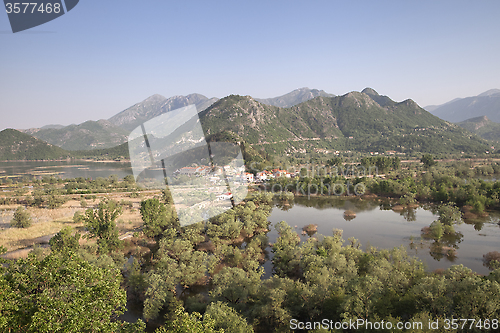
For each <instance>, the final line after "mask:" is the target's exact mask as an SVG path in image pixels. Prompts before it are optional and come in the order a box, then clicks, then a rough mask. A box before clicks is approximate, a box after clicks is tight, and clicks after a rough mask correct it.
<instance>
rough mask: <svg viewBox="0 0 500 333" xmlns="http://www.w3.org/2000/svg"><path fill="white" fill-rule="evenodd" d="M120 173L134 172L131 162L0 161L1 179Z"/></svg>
mask: <svg viewBox="0 0 500 333" xmlns="http://www.w3.org/2000/svg"><path fill="white" fill-rule="evenodd" d="M113 174H114V175H118V177H119V178H123V177H125V176H127V175H131V174H132V167H131V165H130V162H95V161H84V160H68V161H15V162H0V179H5V178H10V179H13V180H18V179H22V178H23V177H28V178H33V177H36V178H41V177H50V176H54V177H61V178H77V177H83V178H92V179H95V178H97V177H104V178H105V177H109V176H110V175H113Z"/></svg>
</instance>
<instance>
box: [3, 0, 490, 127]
mask: <svg viewBox="0 0 500 333" xmlns="http://www.w3.org/2000/svg"><path fill="white" fill-rule="evenodd" d="M499 15H500V1H496V0H492V1H481V2H478V1H457V0H455V1H427V0H419V1H383V0H381V1H373V0H371V1H362V0H358V1H332V0H330V1H314V0H309V1H295V0H287V1H278V0H275V1H206V0H205V1H194V0H188V1H166V0H148V1H143V0H105V1H103V0H81V1H80V2H79V4H78V5H77V6H76V7H75V8H74V9H73V10H71V11H70V12H68V13H66V14H65V15H63V16H61V17H59V18H57V19H55V20H53V21H50V22H48V23H46V24H43V25H40V26H38V27H35V28H32V29H29V30H26V31H24V32H18V33H15V34H14V33H12V30H11V28H10V25H9V21H8V17H7V14H6V13H5V12H0V130H2V129H4V128H18V129H24V128H32V127H41V126H44V125H47V124H62V125H69V124H71V123H81V122H84V121H86V120H98V119H107V118H110V117H112V116H113V115H115V114H117V113H118V112H120V111H123V110H124V109H126V108H128V107H130V106H132V105H134V104H135V103H139V102H141V101H142V100H144V99H146V98H147V97H149V96H151V95H153V94H161V95H163V96H165V97H171V96H174V95H187V94H190V93H200V94H203V95H205V96H207V97H219V98H221V97H224V96H227V95H230V94H239V95H250V96H253V97H256V98H269V97H276V96H280V95H283V94H286V93H288V92H290V91H292V90H294V89H297V88H301V87H309V88H311V89H312V88H315V89H322V90H325V91H326V92H328V93H332V94H336V95H343V94H345V93H347V92H349V91H361V90H362V89H364V88H365V87H371V88H373V89H375V90H376V91H377V92H379V93H380V94H382V95H387V96H389V97H391V98H392V99H393V100H396V101H402V100H405V99H407V98H411V99H413V100H414V101H416V102H417V103H418V104H419V105H420V106H422V107H424V106H427V105H431V104H443V103H445V102H448V101H450V100H452V99H454V98H457V97H468V96H474V95H478V94H480V93H482V92H484V91H486V90H489V89H493V88H500V62H499V59H500V38H499V37H498V33H499V32H500V20H499V19H498V17H499Z"/></svg>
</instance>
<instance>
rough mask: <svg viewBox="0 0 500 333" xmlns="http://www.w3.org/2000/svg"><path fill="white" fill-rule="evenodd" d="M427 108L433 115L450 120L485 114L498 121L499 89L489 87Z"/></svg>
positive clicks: (499, 115)
mask: <svg viewBox="0 0 500 333" xmlns="http://www.w3.org/2000/svg"><path fill="white" fill-rule="evenodd" d="M426 109H427V110H429V111H430V112H432V114H434V115H435V116H438V117H439V118H441V119H444V120H447V121H451V122H461V121H465V120H467V119H470V118H475V117H479V116H486V117H488V118H489V119H491V120H492V121H494V122H499V123H500V90H499V89H491V90H488V91H486V92H484V93H482V94H480V95H477V96H472V97H467V98H456V99H454V100H452V101H450V102H448V103H445V104H442V105H438V106H436V105H429V106H427V107H426Z"/></svg>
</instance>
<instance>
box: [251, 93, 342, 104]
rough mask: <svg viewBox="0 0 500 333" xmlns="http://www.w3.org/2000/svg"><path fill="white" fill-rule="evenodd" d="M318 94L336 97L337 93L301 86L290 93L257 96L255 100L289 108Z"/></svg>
mask: <svg viewBox="0 0 500 333" xmlns="http://www.w3.org/2000/svg"><path fill="white" fill-rule="evenodd" d="M318 96H323V97H334V96H335V95H333V94H328V93H326V92H325V91H323V90H318V89H309V88H300V89H296V90H294V91H292V92H289V93H288V94H285V95H283V96H279V97H273V98H255V100H256V101H258V102H260V103H263V104H267V105H274V106H279V107H284V108H287V107H291V106H294V105H297V104H300V103H302V102H305V101H308V100H310V99H313V98H315V97H318Z"/></svg>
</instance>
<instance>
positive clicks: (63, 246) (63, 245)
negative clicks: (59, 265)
mask: <svg viewBox="0 0 500 333" xmlns="http://www.w3.org/2000/svg"><path fill="white" fill-rule="evenodd" d="M79 240H80V234H79V233H76V234H75V235H73V236H71V228H70V227H65V228H63V229H62V230H61V231H59V232H58V233H57V234H55V236H54V237H52V238H51V239H50V240H49V245H50V249H51V251H52V252H68V251H74V252H76V251H77V250H78V249H79V248H80V243H79V242H78V241H79Z"/></svg>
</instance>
